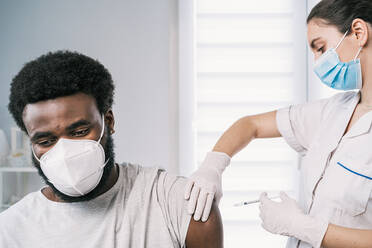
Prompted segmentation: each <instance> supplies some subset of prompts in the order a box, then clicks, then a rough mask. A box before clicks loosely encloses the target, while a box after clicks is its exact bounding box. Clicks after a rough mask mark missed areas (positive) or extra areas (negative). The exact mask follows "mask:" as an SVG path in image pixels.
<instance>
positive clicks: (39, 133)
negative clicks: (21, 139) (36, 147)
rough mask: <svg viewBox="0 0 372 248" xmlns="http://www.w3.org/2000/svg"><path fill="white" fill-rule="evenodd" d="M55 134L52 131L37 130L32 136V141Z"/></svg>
mask: <svg viewBox="0 0 372 248" xmlns="http://www.w3.org/2000/svg"><path fill="white" fill-rule="evenodd" d="M51 136H53V133H52V132H36V133H35V134H34V135H33V136H32V137H31V142H35V141H37V140H38V139H41V138H45V137H51Z"/></svg>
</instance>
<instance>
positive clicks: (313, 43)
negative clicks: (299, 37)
mask: <svg viewBox="0 0 372 248" xmlns="http://www.w3.org/2000/svg"><path fill="white" fill-rule="evenodd" d="M319 39H320V37H318V38H315V39H313V41H312V42H311V48H315V42H316V41H317V40H319Z"/></svg>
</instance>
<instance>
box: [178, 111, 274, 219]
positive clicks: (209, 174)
mask: <svg viewBox="0 0 372 248" xmlns="http://www.w3.org/2000/svg"><path fill="white" fill-rule="evenodd" d="M280 136H281V135H280V133H279V131H278V128H277V125H276V111H273V112H269V113H264V114H259V115H253V116H246V117H243V118H241V119H239V120H238V121H236V122H235V123H234V124H233V125H232V126H231V127H230V128H229V129H228V130H227V131H226V132H225V133H224V134H223V135H222V136H221V138H220V139H219V140H218V142H217V144H216V145H215V147H214V148H213V151H212V152H209V153H207V155H206V157H205V159H204V162H203V163H202V165H201V166H200V167H199V168H198V170H197V171H196V172H194V173H193V174H192V175H191V177H190V178H189V180H188V183H187V185H186V187H185V199H186V200H189V204H188V211H189V213H190V214H193V213H194V220H196V221H198V220H200V219H202V221H206V220H207V219H208V216H209V212H210V209H211V206H212V203H213V200H215V201H216V203H217V205H218V202H219V200H220V199H221V197H222V184H221V177H222V173H223V171H224V170H225V168H226V167H227V166H228V165H229V164H230V159H231V157H232V156H234V155H235V154H236V153H238V152H239V151H240V150H241V149H243V148H244V147H245V146H247V145H248V144H249V143H250V142H251V141H252V140H253V139H254V138H273V137H280Z"/></svg>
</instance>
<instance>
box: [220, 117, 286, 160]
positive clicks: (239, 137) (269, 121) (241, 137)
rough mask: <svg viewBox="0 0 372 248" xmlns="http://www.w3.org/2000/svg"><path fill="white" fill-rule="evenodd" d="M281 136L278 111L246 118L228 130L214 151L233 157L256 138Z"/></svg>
mask: <svg viewBox="0 0 372 248" xmlns="http://www.w3.org/2000/svg"><path fill="white" fill-rule="evenodd" d="M280 136H281V135H280V133H279V131H278V128H277V125H276V111H272V112H268V113H263V114H259V115H253V116H246V117H243V118H241V119H239V120H238V121H236V122H235V123H234V124H233V125H232V126H231V127H230V128H229V129H227V131H226V132H225V133H224V134H223V135H222V136H221V138H220V139H219V140H218V142H217V143H216V145H215V146H214V148H213V151H215V152H223V153H226V154H227V155H229V156H230V157H232V156H234V155H235V154H236V153H238V152H239V151H240V150H242V149H243V148H244V147H246V146H247V145H248V144H249V143H250V142H251V141H252V140H253V139H255V138H274V137H280Z"/></svg>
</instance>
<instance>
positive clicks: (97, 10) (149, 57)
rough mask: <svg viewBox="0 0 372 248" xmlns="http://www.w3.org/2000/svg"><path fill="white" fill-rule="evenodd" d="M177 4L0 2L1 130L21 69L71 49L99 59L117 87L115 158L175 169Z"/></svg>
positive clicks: (136, 0)
mask: <svg viewBox="0 0 372 248" xmlns="http://www.w3.org/2000/svg"><path fill="white" fill-rule="evenodd" d="M176 3H177V1H175V0H157V1H152V0H125V1H124V0H121V1H120V0H118V1H111V0H105V1H99V0H79V1H77V0H64V1H48V0H33V1H22V2H20V1H12V0H5V1H4V0H3V1H1V2H0V33H1V36H0V128H2V129H4V130H5V131H6V132H7V133H8V134H9V128H10V126H11V125H14V122H13V121H12V120H11V117H10V115H9V114H8V112H7V109H6V105H7V103H8V95H9V84H10V81H11V78H12V77H13V76H14V75H15V74H16V73H17V72H18V71H19V69H20V68H21V67H22V65H23V64H24V63H25V62H27V61H29V60H31V59H33V58H36V57H37V56H39V55H41V54H43V53H46V52H48V51H55V50H59V49H69V50H76V51H79V52H82V53H84V54H86V55H88V56H91V57H93V58H96V59H98V60H99V61H101V62H102V63H103V64H104V65H105V66H106V67H107V68H108V70H109V71H110V72H111V73H112V76H113V78H114V81H115V84H116V96H115V106H114V114H115V117H116V128H115V129H116V133H115V135H114V138H115V143H116V155H117V161H119V162H120V161H131V162H138V163H141V164H143V165H145V166H153V165H155V164H158V165H161V166H162V167H165V168H166V169H168V170H169V171H172V172H178V166H177V164H178V116H177V111H178V88H177V87H178V86H177V44H178V41H177V19H178V18H177V13H178V11H177V8H178V7H177V4H176Z"/></svg>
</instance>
